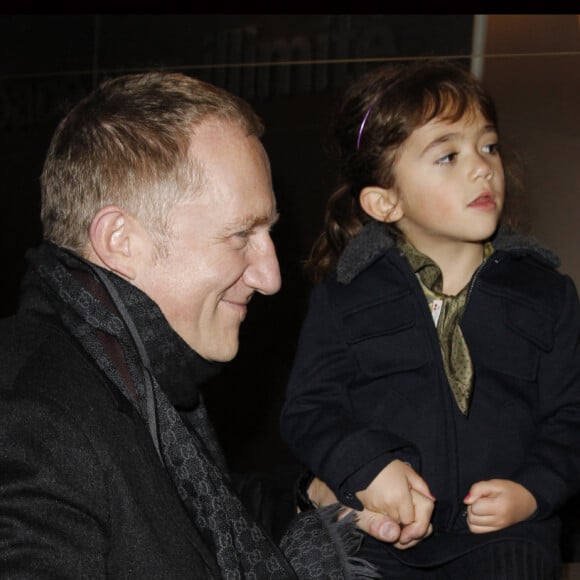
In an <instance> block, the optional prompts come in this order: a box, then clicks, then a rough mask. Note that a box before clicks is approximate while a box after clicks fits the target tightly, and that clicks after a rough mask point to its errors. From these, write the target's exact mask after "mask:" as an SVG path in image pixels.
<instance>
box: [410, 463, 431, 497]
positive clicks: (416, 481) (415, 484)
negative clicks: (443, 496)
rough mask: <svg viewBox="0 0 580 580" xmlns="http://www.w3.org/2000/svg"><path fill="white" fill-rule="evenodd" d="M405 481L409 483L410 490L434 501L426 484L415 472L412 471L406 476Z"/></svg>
mask: <svg viewBox="0 0 580 580" xmlns="http://www.w3.org/2000/svg"><path fill="white" fill-rule="evenodd" d="M407 481H408V482H409V485H410V486H411V489H414V490H415V491H418V492H419V493H420V494H422V495H424V496H425V497H428V498H430V499H431V500H433V501H435V496H434V495H433V494H432V493H431V490H430V489H429V486H428V485H427V482H426V481H425V480H424V479H423V478H422V477H421V476H420V475H419V474H418V473H417V472H416V471H414V470H412V471H411V472H410V473H408V474H407Z"/></svg>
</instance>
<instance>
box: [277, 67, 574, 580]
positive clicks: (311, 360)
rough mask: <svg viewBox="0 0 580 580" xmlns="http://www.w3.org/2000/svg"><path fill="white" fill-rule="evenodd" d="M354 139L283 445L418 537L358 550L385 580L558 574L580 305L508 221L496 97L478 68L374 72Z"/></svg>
mask: <svg viewBox="0 0 580 580" xmlns="http://www.w3.org/2000/svg"><path fill="white" fill-rule="evenodd" d="M336 138H337V143H338V146H339V151H340V159H339V162H340V163H339V166H340V169H341V171H342V175H341V186H340V187H339V188H338V189H337V190H336V192H335V193H334V194H333V195H332V196H331V198H330V200H329V202H328V207H327V214H326V224H325V229H324V232H323V234H322V235H321V237H320V238H319V240H318V241H317V243H316V244H315V246H314V249H313V252H312V255H311V258H310V262H309V265H310V267H311V270H312V272H313V274H314V280H315V282H316V283H317V284H316V285H315V287H314V289H313V291H312V295H311V300H310V306H309V310H308V313H307V316H306V319H305V321H304V325H303V329H302V332H301V337H300V341H299V345H298V350H297V354H296V360H295V363H294V367H293V370H292V373H291V377H290V381H289V386H288V391H287V398H286V401H285V404H284V407H283V411H282V422H281V428H282V434H283V437H284V438H285V439H286V441H287V442H288V444H289V446H290V448H291V449H292V451H293V452H294V453H295V454H296V456H297V457H298V458H299V459H300V460H301V461H302V462H303V463H304V464H306V465H307V466H308V468H309V469H310V470H311V471H312V472H313V473H314V474H315V475H316V476H318V477H319V478H320V479H322V480H323V481H326V482H327V483H328V484H329V486H330V487H331V489H332V490H333V491H334V493H335V494H336V496H337V497H338V499H339V500H340V501H341V502H342V503H344V504H346V505H348V506H350V507H352V508H354V509H358V510H360V509H362V508H363V506H364V507H365V508H368V509H370V510H372V511H375V512H381V513H384V514H388V515H389V516H390V517H391V518H393V519H394V520H395V521H396V522H397V523H399V524H400V526H401V530H402V531H401V537H400V539H399V541H397V542H395V543H391V544H388V543H383V542H379V541H377V540H375V539H373V538H370V537H369V538H368V539H365V542H364V545H363V548H362V551H361V553H360V555H361V556H362V557H365V558H368V559H370V560H371V561H373V562H374V563H375V564H377V565H378V566H379V568H380V570H381V573H382V575H383V577H385V578H389V579H396V578H405V579H420V578H430V579H433V578H458V579H464V578H469V580H476V579H477V580H479V579H481V580H496V579H500V578H501V579H508V578H509V579H514V580H534V579H538V580H539V579H542V580H543V579H550V580H552V579H557V578H559V577H560V557H559V550H558V542H559V522H558V520H557V518H556V517H555V515H554V514H555V512H556V510H557V509H558V508H559V507H560V506H561V505H562V503H563V502H564V500H566V499H567V498H568V497H570V496H571V495H573V494H574V493H576V492H577V491H578V490H579V489H580V351H579V347H578V344H579V339H580V308H579V303H578V298H577V293H576V289H575V287H574V284H573V283H572V281H571V280H570V279H569V278H568V277H567V276H564V275H563V274H561V273H558V272H557V271H556V269H555V268H556V266H557V259H556V258H555V257H554V256H553V254H551V253H550V252H549V251H547V250H545V249H543V248H542V247H541V246H540V245H539V244H538V243H537V242H535V241H533V240H532V239H530V238H526V237H524V236H521V235H518V234H517V233H516V232H515V231H514V230H512V229H511V228H510V227H508V225H507V223H504V221H505V220H502V209H503V207H504V198H505V192H504V189H505V186H504V182H505V178H504V167H503V165H502V157H501V147H500V146H499V144H498V128H497V119H496V112H495V108H494V104H493V102H492V100H491V98H490V97H489V96H488V95H487V94H486V92H485V91H484V89H483V88H482V86H481V84H480V83H479V82H478V81H477V80H476V79H475V78H474V77H473V76H471V75H470V73H469V72H468V71H467V70H465V69H464V68H463V67H462V66H460V65H455V64H452V63H443V62H428V63H423V64H416V65H407V66H401V67H387V68H381V69H376V70H374V71H372V72H371V73H368V74H367V75H365V76H364V77H362V78H361V79H360V80H359V81H358V82H356V83H354V84H353V85H352V86H351V87H350V88H349V89H348V90H347V92H346V95H345V98H344V101H343V103H342V106H341V109H340V111H339V114H338V117H337V122H336ZM409 529H413V530H414V531H415V532H414V533H415V535H414V536H413V537H411V538H410V537H409V534H408V533H406V530H409ZM417 530H419V532H417ZM431 532H432V533H431Z"/></svg>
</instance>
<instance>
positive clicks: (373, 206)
mask: <svg viewBox="0 0 580 580" xmlns="http://www.w3.org/2000/svg"><path fill="white" fill-rule="evenodd" d="M359 201H360V205H361V207H362V208H363V210H364V211H365V213H367V214H368V215H370V216H371V217H372V218H374V219H376V220H377V221H380V222H385V223H395V222H398V221H399V220H400V219H401V218H402V217H403V209H402V207H401V200H400V197H399V194H398V193H397V192H396V191H395V190H394V189H393V188H390V189H385V188H384V187H377V186H374V185H373V186H368V187H365V188H364V189H363V190H362V191H361V192H360V194H359Z"/></svg>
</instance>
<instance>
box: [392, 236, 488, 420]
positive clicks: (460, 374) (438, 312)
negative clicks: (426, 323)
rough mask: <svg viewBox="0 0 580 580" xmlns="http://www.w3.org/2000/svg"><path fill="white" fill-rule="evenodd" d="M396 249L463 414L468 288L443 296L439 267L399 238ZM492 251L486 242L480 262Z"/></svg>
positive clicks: (469, 377) (468, 372) (468, 377)
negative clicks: (433, 330)
mask: <svg viewBox="0 0 580 580" xmlns="http://www.w3.org/2000/svg"><path fill="white" fill-rule="evenodd" d="M397 246H398V247H399V249H400V250H401V252H402V254H403V255H404V256H405V257H406V258H407V260H408V261H409V263H410V264H411V267H412V268H413V271H414V272H415V274H416V275H417V279H418V280H419V283H420V284H421V287H422V289H423V293H424V294H425V298H426V299H427V303H428V304H429V309H430V310H431V314H432V316H433V322H434V323H435V326H436V327H437V336H438V338H439V344H440V346H441V354H442V357H443V366H444V367H445V374H446V376H447V380H448V381H449V386H450V387H451V391H452V393H453V396H454V398H455V402H456V403H457V406H458V407H459V409H460V411H461V412H462V413H463V414H464V415H467V413H468V412H469V403H470V401H471V397H472V394H473V363H472V361H471V355H470V353H469V348H468V346H467V343H466V342H465V338H464V337H463V333H462V332H461V327H460V326H459V323H460V322H461V317H462V315H463V311H464V309H465V301H466V299H467V294H468V287H469V285H467V286H465V288H463V290H461V292H459V293H458V294H456V295H454V296H450V295H448V294H443V292H442V287H443V275H442V274H441V270H440V269H439V266H437V264H435V262H433V260H431V258H429V257H428V256H426V255H425V254H422V253H421V252H419V250H417V249H416V248H415V247H414V246H413V245H412V244H410V243H409V242H407V241H406V240H403V239H402V238H399V239H398V240H397ZM492 252H493V248H492V246H491V244H490V243H489V242H488V243H487V244H485V246H484V252H483V254H484V261H485V260H486V259H487V257H488V256H489V255H490V254H491V253H492Z"/></svg>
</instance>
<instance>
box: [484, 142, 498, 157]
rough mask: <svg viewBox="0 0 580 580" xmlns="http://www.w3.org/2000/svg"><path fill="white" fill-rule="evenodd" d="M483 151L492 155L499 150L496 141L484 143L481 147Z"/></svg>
mask: <svg viewBox="0 0 580 580" xmlns="http://www.w3.org/2000/svg"><path fill="white" fill-rule="evenodd" d="M483 152H484V153H489V154H490V155H494V154H496V153H498V152H499V144H498V143H490V144H489V145H485V146H484V147H483Z"/></svg>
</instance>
